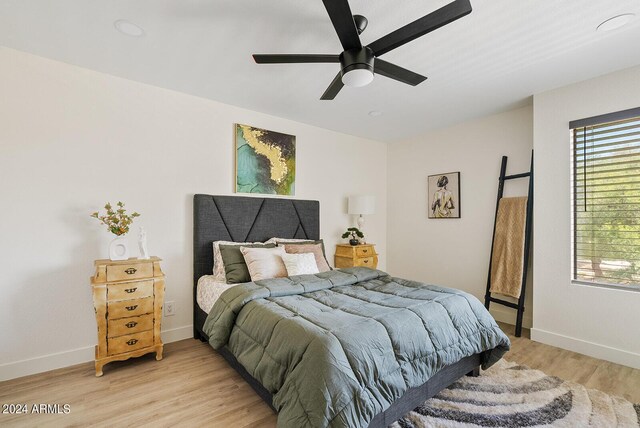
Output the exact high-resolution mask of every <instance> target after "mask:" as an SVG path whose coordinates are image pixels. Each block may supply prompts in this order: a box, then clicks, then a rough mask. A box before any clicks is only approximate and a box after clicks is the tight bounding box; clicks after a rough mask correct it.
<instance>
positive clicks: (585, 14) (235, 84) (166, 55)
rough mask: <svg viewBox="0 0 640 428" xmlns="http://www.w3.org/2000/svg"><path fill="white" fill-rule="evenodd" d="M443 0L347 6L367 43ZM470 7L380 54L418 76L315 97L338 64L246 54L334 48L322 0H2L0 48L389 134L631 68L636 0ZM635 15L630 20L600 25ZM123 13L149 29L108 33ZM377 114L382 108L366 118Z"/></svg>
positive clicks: (639, 45) (489, 1) (351, 129)
mask: <svg viewBox="0 0 640 428" xmlns="http://www.w3.org/2000/svg"><path fill="white" fill-rule="evenodd" d="M446 3H448V1H446V0H432V1H418V0H387V1H382V0H351V1H350V4H351V9H352V12H353V13H357V14H362V15H365V16H366V17H367V18H368V19H369V27H368V28H367V30H366V31H365V32H364V33H363V35H362V41H363V44H367V43H370V42H372V41H374V40H376V39H377V38H379V37H381V36H383V35H385V34H387V33H388V32H390V31H393V30H394V29H396V28H398V27H400V26H402V25H405V24H407V23H409V22H410V21H413V20H415V19H417V18H419V17H421V16H423V15H425V14H427V13H429V12H431V11H433V10H435V9H437V8H439V7H441V6H443V5H444V4H446ZM471 3H472V5H473V8H474V10H473V12H472V13H471V15H469V16H466V17H464V18H462V19H460V20H458V21H456V22H454V23H452V24H450V25H447V26H445V27H443V28H441V29H439V30H437V31H435V32H433V33H431V34H428V35H426V36H424V37H422V38H420V39H417V40H415V41H413V42H411V43H409V44H407V45H405V46H402V47H400V48H398V49H397V50H395V51H392V52H390V53H388V54H386V55H384V57H383V58H384V59H385V60H387V61H391V62H393V63H396V64H398V65H400V66H402V67H405V68H408V69H410V70H413V71H415V72H418V73H421V74H424V75H426V76H428V77H429V79H428V80H427V81H426V82H424V83H422V84H421V85H419V86H417V87H410V86H408V85H403V84H401V83H399V82H396V81H393V80H389V79H386V78H384V77H382V76H377V77H376V79H375V80H374V82H373V83H372V84H371V85H369V86H367V87H364V88H344V89H343V90H342V92H341V93H340V94H339V95H338V96H337V98H336V100H334V101H320V100H319V98H320V95H321V94H322V93H323V92H324V90H325V89H326V87H327V86H328V85H329V83H330V82H331V80H332V79H333V77H334V76H335V74H336V73H337V72H338V71H339V66H338V64H299V65H298V64H295V65H293V64H291V65H257V64H255V63H254V62H253V60H252V59H251V54H252V53H336V54H337V53H339V52H340V51H341V46H340V43H339V41H338V38H337V36H336V34H335V32H334V30H333V27H332V26H331V22H330V21H329V18H328V16H327V13H326V10H325V9H324V6H323V4H322V1H321V0H306V1H300V0H271V1H265V0H233V1H230V0H225V1H222V0H206V1H205V0H135V1H133V0H55V1H54V0H0V45H4V46H7V47H10V48H14V49H18V50H22V51H26V52H30V53H33V54H36V55H41V56H44V57H48V58H52V59H56V60H60V61H64V62H66V63H70V64H75V65H79V66H82V67H86V68H90V69H94V70H97V71H101V72H104V73H109V74H112V75H115V76H120V77H124V78H128V79H133V80H137V81H140V82H144V83H148V84H151V85H155V86H159V87H163V88H169V89H173V90H177V91H181V92H185V93H188V94H193V95H197V96H200V97H205V98H210V99H213V100H217V101H221V102H224V103H228V104H233V105H237V106H241V107H245V108H248V109H251V110H256V111H261V112H265V113H269V114H273V115H276V116H280V117H285V118H289V119H293V120H297V121H300V122H304V123H309V124H313V125H317V126H320V127H323V128H328V129H333V130H336V131H340V132H344V133H348V134H353V135H358V136H363V137H368V138H372V139H376V140H383V141H394V140H399V139H403V138H407V137H410V136H414V135H418V134H420V133H423V132H425V131H427V130H430V129H435V128H440V127H443V126H447V125H451V124H453V123H457V122H461V121H464V120H468V119H472V118H475V117H481V116H484V115H487V114H491V113H496V112H499V111H504V110H507V109H509V108H512V107H516V106H521V105H525V104H527V103H529V102H530V96H531V95H532V94H534V93H538V92H541V91H544V90H548V89H552V88H555V87H558V86H563V85H566V84H568V83H572V82H576V81H580V80H584V79H587V78H590V77H594V76H598V75H601V74H605V73H608V72H611V71H614V70H618V69H622V68H626V67H630V66H633V65H637V64H640V1H639V0H615V1H613V0H589V1H585V0H517V1H515V0H471ZM627 12H632V13H635V14H636V15H637V16H636V19H635V20H634V21H632V23H631V24H628V25H627V26H625V27H623V28H621V29H618V30H615V31H613V32H610V33H604V34H603V33H598V32H596V31H595V29H596V27H597V26H598V24H600V23H601V22H602V21H604V20H605V19H607V18H610V17H612V16H615V15H618V14H621V13H627ZM118 19H126V20H129V21H131V22H134V23H136V24H138V25H140V26H141V27H143V28H144V30H145V35H144V36H143V37H141V38H133V37H129V36H125V35H123V34H121V33H119V32H117V31H116V30H115V29H114V26H113V23H114V21H116V20H118ZM0 66H1V65H0ZM371 110H379V111H381V112H383V115H382V116H379V117H375V118H374V117H370V116H369V115H368V112H369V111H371Z"/></svg>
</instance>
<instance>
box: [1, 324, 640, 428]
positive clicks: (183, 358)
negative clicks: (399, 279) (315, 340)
mask: <svg viewBox="0 0 640 428" xmlns="http://www.w3.org/2000/svg"><path fill="white" fill-rule="evenodd" d="M501 327H502V328H503V329H504V330H505V331H506V332H507V333H508V334H509V337H510V338H511V340H512V344H513V347H512V350H511V351H510V352H509V353H508V354H507V355H506V356H505V358H506V359H508V360H510V361H517V362H518V363H520V364H524V365H527V366H529V367H533V368H537V369H540V370H543V371H544V372H546V373H547V374H550V375H555V376H558V377H561V378H563V379H567V380H572V381H575V382H579V383H582V384H583V385H585V386H587V387H589V388H595V389H600V390H601V391H605V392H608V393H610V394H616V395H620V396H623V397H625V398H627V399H628V400H630V401H632V402H635V403H640V370H634V369H631V368H628V367H624V366H621V365H617V364H613V363H609V362H606V361H602V360H597V359H594V358H590V357H586V356H584V355H580V354H576V353H574V352H570V351H565V350H562V349H558V348H554V347H552V346H548V345H543V344H540V343H536V342H532V341H531V340H529V339H527V338H525V337H522V338H515V337H513V336H512V334H511V333H513V327H512V326H509V325H506V324H501ZM525 334H527V335H528V332H525ZM4 403H26V404H28V405H29V407H30V408H31V406H32V405H33V404H41V403H43V404H60V405H61V407H62V405H63V404H69V405H70V406H71V412H70V413H69V414H54V415H51V414H49V415H46V414H31V415H6V414H0V426H29V427H31V426H56V427H57V426H86V425H93V426H212V427H228V426H233V427H249V426H251V427H274V426H275V424H276V417H275V415H274V414H273V412H272V411H271V409H270V408H269V407H268V406H267V405H266V404H264V403H263V402H262V401H261V399H260V398H259V397H258V396H257V395H256V394H255V393H254V392H253V390H252V389H251V388H250V387H249V386H248V384H247V383H245V382H244V380H242V378H241V377H240V376H239V375H237V374H236V372H235V371H234V370H233V369H231V368H230V367H229V366H228V365H227V363H226V362H225V361H224V360H223V359H222V357H220V356H218V355H217V354H216V352H215V351H214V350H213V349H211V348H210V347H209V345H207V344H205V343H202V342H199V341H196V340H192V339H188V340H183V341H180V342H175V343H170V344H168V345H166V346H165V354H164V359H163V360H162V361H155V359H154V357H153V356H152V355H149V356H146V357H142V358H139V359H134V360H129V361H126V362H115V363H111V364H108V365H107V366H105V370H104V376H103V377H100V378H96V377H95V376H94V369H93V364H92V363H87V364H80V365H77V366H73V367H69V368H64V369H60V370H55V371H51V372H47V373H42V374H37V375H33V376H27V377H23V378H20V379H14V380H10V381H6V382H2V383H0V404H4Z"/></svg>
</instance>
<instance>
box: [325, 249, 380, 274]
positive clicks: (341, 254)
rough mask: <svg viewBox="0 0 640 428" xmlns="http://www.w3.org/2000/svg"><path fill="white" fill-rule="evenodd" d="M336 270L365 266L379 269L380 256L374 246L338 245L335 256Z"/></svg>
mask: <svg viewBox="0 0 640 428" xmlns="http://www.w3.org/2000/svg"><path fill="white" fill-rule="evenodd" d="M335 266H336V268H338V269H340V268H347V267H353V266H365V267H370V268H372V269H375V268H377V267H378V254H377V253H376V249H375V245H374V244H360V245H349V244H338V245H336V256H335Z"/></svg>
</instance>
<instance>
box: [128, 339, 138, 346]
mask: <svg viewBox="0 0 640 428" xmlns="http://www.w3.org/2000/svg"><path fill="white" fill-rule="evenodd" d="M136 343H138V339H129V340H127V345H129V346H133V345H135V344H136Z"/></svg>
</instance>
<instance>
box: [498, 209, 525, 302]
mask: <svg viewBox="0 0 640 428" xmlns="http://www.w3.org/2000/svg"><path fill="white" fill-rule="evenodd" d="M526 219H527V197H526V196H523V197H518V198H502V199H500V204H499V205H498V215H497V217H496V234H495V239H494V242H493V254H492V255H491V288H490V289H489V290H490V291H491V292H492V293H498V294H504V295H505V296H511V297H515V298H516V299H517V298H519V297H520V291H521V289H522V287H521V286H522V271H523V268H524V235H525V225H526Z"/></svg>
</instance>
